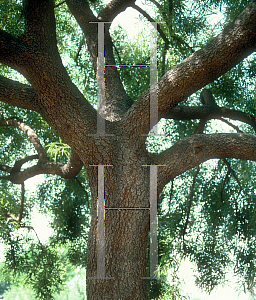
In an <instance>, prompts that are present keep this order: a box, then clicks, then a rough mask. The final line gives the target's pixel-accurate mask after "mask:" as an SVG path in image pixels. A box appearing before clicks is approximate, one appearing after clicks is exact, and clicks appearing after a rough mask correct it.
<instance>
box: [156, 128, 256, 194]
mask: <svg viewBox="0 0 256 300" xmlns="http://www.w3.org/2000/svg"><path fill="white" fill-rule="evenodd" d="M152 157H153V159H152V162H151V163H152V164H158V165H166V167H161V168H159V177H158V178H159V181H158V182H159V184H158V188H159V190H158V191H159V193H160V192H161V191H162V189H163V187H164V186H165V185H166V184H167V183H168V182H169V181H170V180H172V179H173V178H175V177H176V176H178V175H180V174H182V173H184V172H185V171H187V170H189V169H191V168H193V167H195V166H197V165H199V164H201V163H202V162H205V161H207V160H209V159H214V158H237V159H245V160H253V161H256V136H254V135H249V134H242V133H219V134H196V135H192V136H190V137H186V138H183V139H182V140H180V141H179V142H177V143H175V144H174V145H173V146H172V147H171V148H169V149H167V150H165V151H163V152H162V153H160V154H156V155H152Z"/></svg>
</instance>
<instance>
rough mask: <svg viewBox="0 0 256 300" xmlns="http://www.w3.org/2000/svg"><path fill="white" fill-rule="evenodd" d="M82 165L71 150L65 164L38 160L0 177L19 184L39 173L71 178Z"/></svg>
mask: <svg viewBox="0 0 256 300" xmlns="http://www.w3.org/2000/svg"><path fill="white" fill-rule="evenodd" d="M82 166H83V164H82V162H81V160H80V159H79V157H78V156H77V155H76V154H74V152H73V151H72V150H71V153H70V156H69V160H68V163H66V164H64V163H59V162H49V161H47V162H43V163H39V162H38V164H37V165H34V166H32V167H29V168H27V169H25V170H23V171H19V172H15V173H13V172H11V173H10V175H8V176H0V179H2V180H8V181H11V182H12V183H15V184H21V183H22V182H24V181H26V180H27V179H29V178H32V177H34V176H36V175H40V174H52V175H58V176H60V177H62V178H65V179H71V178H74V177H76V176H77V175H78V173H79V172H80V170H81V168H82ZM0 168H1V167H0ZM2 169H3V168H2Z"/></svg>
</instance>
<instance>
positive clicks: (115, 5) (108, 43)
mask: <svg viewBox="0 0 256 300" xmlns="http://www.w3.org/2000/svg"><path fill="white" fill-rule="evenodd" d="M66 2H67V5H68V7H69V9H70V10H71V12H72V14H73V15H74V17H75V18H76V20H77V22H78V24H79V26H80V27H81V29H82V31H83V33H84V35H85V38H86V43H87V47H88V50H89V53H90V57H91V61H92V66H93V69H94V73H95V76H96V78H97V80H98V76H97V71H98V69H97V66H98V65H97V58H98V24H93V23H92V22H94V23H95V22H100V21H108V22H109V21H111V16H113V14H115V13H117V11H119V10H121V11H122V9H124V7H128V5H127V4H128V3H130V2H129V1H123V0H122V1H121V0H120V1H112V2H110V3H109V4H107V5H106V6H105V9H104V8H103V9H102V11H101V13H100V14H99V17H98V18H96V17H95V16H94V14H93V13H92V11H91V9H90V7H89V5H88V3H87V1H80V0H67V1H66ZM126 2H127V3H126ZM107 11H108V13H109V16H110V19H107V20H106V19H104V18H105V17H104V16H105V12H107ZM109 26H110V25H109V24H105V26H104V28H105V32H104V46H105V47H104V50H105V65H110V66H111V67H106V68H105V74H104V79H105V94H104V97H105V107H104V108H103V110H105V115H106V116H108V118H107V119H108V120H110V121H117V120H120V119H121V118H122V116H123V115H124V114H125V112H126V111H127V110H128V109H129V108H130V107H131V105H132V100H131V98H130V97H129V96H128V95H127V94H126V91H125V89H124V87H123V84H122V82H121V79H120V76H119V73H118V71H117V68H116V67H115V65H116V62H115V59H114V54H113V43H112V39H111V36H110V34H109ZM101 84H102V83H101V82H98V86H100V85H101Z"/></svg>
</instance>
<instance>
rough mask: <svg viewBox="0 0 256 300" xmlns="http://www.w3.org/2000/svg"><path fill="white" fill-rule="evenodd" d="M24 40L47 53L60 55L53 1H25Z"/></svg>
mask: <svg viewBox="0 0 256 300" xmlns="http://www.w3.org/2000/svg"><path fill="white" fill-rule="evenodd" d="M23 15H24V18H25V32H24V40H26V42H27V43H29V44H30V43H32V44H35V45H37V47H39V48H40V49H43V50H45V51H46V50H47V52H48V53H49V52H52V53H58V49H57V38H56V31H55V29H56V26H55V16H54V1H53V0H44V1H41V0H23Z"/></svg>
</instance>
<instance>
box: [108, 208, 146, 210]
mask: <svg viewBox="0 0 256 300" xmlns="http://www.w3.org/2000/svg"><path fill="white" fill-rule="evenodd" d="M105 209H113V210H114V209H115V210H127V209H132V210H143V209H144V210H147V209H148V210H150V207H117V208H116V207H105Z"/></svg>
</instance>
